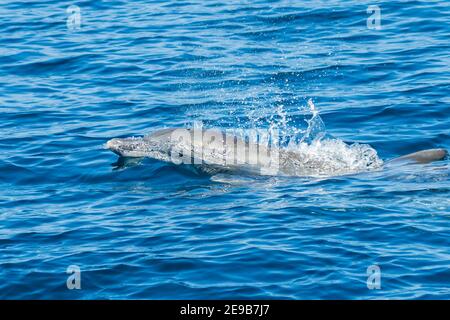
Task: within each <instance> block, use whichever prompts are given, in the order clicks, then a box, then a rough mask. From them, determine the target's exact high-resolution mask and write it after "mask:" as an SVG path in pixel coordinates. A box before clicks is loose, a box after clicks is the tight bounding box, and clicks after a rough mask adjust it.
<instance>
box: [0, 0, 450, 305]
mask: <svg viewBox="0 0 450 320" xmlns="http://www.w3.org/2000/svg"><path fill="white" fill-rule="evenodd" d="M72 5H75V6H77V7H78V8H79V9H80V11H79V13H80V18H81V20H80V24H79V25H78V24H77V20H76V19H75V18H74V16H72V15H73V14H76V11H73V8H74V7H72V9H71V10H72V11H71V10H69V12H68V11H67V9H68V8H69V6H72ZM369 5H378V6H379V8H380V10H381V20H380V22H381V24H380V28H375V27H376V26H375V27H374V25H371V24H370V23H369V27H368V24H367V19H368V18H369V17H370V16H371V15H372V13H370V12H372V11H370V12H369V13H368V12H367V9H368V6H369ZM0 17H1V19H0V30H1V31H0V33H1V37H0V111H1V112H0V120H1V121H0V298H2V299H24V298H27V299H54V298H56V299H93V298H96V299H222V298H234V299H260V298H262V299H275V298H276V299H323V298H328V299H385V298H387V299H400V298H408V299H412V298H416V299H417V298H419V299H432V298H437V299H449V298H450V249H449V248H450V178H449V174H450V162H449V160H448V159H447V160H444V161H441V162H436V163H433V164H428V165H412V166H407V167H400V168H395V169H390V170H380V171H374V172H367V173H361V174H357V175H349V176H339V177H332V178H324V179H318V178H301V177H268V176H259V177H251V176H249V177H235V178H236V180H237V181H234V178H230V177H228V178H223V179H213V177H211V176H209V175H207V174H200V173H196V172H193V171H190V170H185V169H183V168H179V167H176V166H174V165H170V164H167V163H162V162H158V161H156V160H151V159H146V160H144V161H143V162H142V163H140V164H136V165H130V166H120V165H118V164H117V156H116V155H114V154H113V153H111V152H110V151H108V150H105V149H104V147H103V145H104V144H105V142H106V141H107V140H108V139H111V138H113V137H126V136H133V135H135V136H139V135H144V134H148V133H150V132H152V131H153V130H156V129H161V128H165V127H182V126H190V125H192V123H193V122H194V121H203V122H204V123H205V125H206V126H217V127H223V128H228V127H239V128H241V127H242V128H244V127H245V128H251V127H255V126H258V125H261V126H265V125H267V124H268V123H270V121H277V117H278V118H280V114H282V113H280V112H279V110H280V108H281V109H283V112H284V113H285V114H287V115H288V116H289V121H290V124H289V126H291V127H296V126H299V127H301V126H304V125H305V121H304V120H305V114H304V113H302V112H299V110H301V109H300V108H301V107H302V106H305V105H306V101H307V100H308V99H310V98H312V99H313V101H314V103H315V104H316V106H317V108H318V109H319V111H320V114H321V117H322V119H323V121H324V123H325V125H326V127H327V132H328V133H329V134H332V135H333V136H334V137H337V138H339V139H342V140H344V141H346V142H348V143H353V142H358V143H367V144H370V145H371V146H372V147H374V148H375V149H376V150H377V151H378V154H379V156H380V157H381V158H382V159H385V160H386V159H391V158H394V157H397V156H400V155H403V154H406V153H409V152H414V151H418V150H421V149H426V148H438V147H441V148H447V149H450V142H449V137H450V129H449V128H450V117H449V114H450V54H449V53H450V4H449V2H448V1H376V3H375V2H372V1H300V0H296V1H293V0H292V1H288V0H285V1H254V0H252V1H249V0H240V1H238V0H231V1H216V0H207V1H203V0H191V1H185V0H171V1H135V0H122V1H100V0H85V1H50V0H38V1H10V0H3V1H1V3H0ZM71 265H74V266H78V267H79V268H80V270H81V289H80V290H76V289H74V290H69V289H68V288H67V285H66V280H67V278H68V276H69V274H67V273H66V271H67V268H68V267H69V266H71ZM371 266H372V267H371ZM373 266H375V269H374V267H373ZM377 267H379V268H380V270H381V282H380V286H381V288H380V289H373V290H371V289H369V287H371V286H370V285H369V287H368V283H367V280H368V276H367V269H368V268H369V270H378V269H376V268H377ZM372 288H373V286H372Z"/></svg>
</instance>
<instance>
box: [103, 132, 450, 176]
mask: <svg viewBox="0 0 450 320" xmlns="http://www.w3.org/2000/svg"><path fill="white" fill-rule="evenodd" d="M106 148H107V149H109V150H111V151H112V152H114V153H116V154H117V155H119V156H120V157H125V158H143V157H149V158H154V159H157V160H161V161H165V162H171V163H174V164H190V165H194V166H200V167H203V168H207V170H209V171H211V170H213V171H214V172H216V171H234V172H247V173H255V174H262V175H287V176H323V175H328V176H332V175H341V174H349V173H357V172H361V171H368V170H373V169H380V168H382V167H383V166H384V165H385V164H386V165H388V164H397V163H398V164H408V163H419V164H424V163H430V162H433V161H438V160H443V159H444V158H445V157H447V155H448V152H447V151H446V150H445V149H429V150H423V151H418V152H414V153H411V154H408V155H404V156H401V157H398V158H395V159H392V160H390V161H387V162H386V163H384V162H383V161H382V160H380V159H379V158H378V157H377V155H376V151H374V150H373V149H371V148H368V149H367V150H368V151H371V150H372V151H373V152H367V150H366V151H365V158H364V161H360V160H358V159H356V160H354V161H353V162H352V164H353V163H355V162H356V163H357V162H358V161H360V162H359V165H358V166H357V168H356V169H355V168H352V167H351V166H349V165H348V164H345V161H344V160H345V159H344V160H343V159H341V161H340V162H339V161H334V159H324V158H323V157H320V156H310V155H308V154H305V153H302V152H301V151H300V152H296V151H295V150H292V149H289V148H281V147H279V146H277V145H276V144H275V143H268V142H267V141H265V142H264V143H262V142H258V141H257V142H253V141H250V140H249V139H244V138H241V137H238V136H236V135H234V134H232V133H227V132H225V131H223V130H215V129H208V130H207V129H202V128H200V129H185V128H169V129H162V130H157V131H155V132H153V133H151V134H149V135H147V136H144V137H139V138H135V137H131V138H115V139H111V140H109V141H108V142H107V143H106ZM342 158H345V155H344V156H343V157H342Z"/></svg>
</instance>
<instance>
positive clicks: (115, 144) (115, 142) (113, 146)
mask: <svg viewBox="0 0 450 320" xmlns="http://www.w3.org/2000/svg"><path fill="white" fill-rule="evenodd" d="M122 144H123V140H122V139H111V140H109V141H108V142H107V143H106V144H105V149H109V150H111V151H112V152H114V153H115V154H118V155H119V156H121V155H122V154H121V152H120V146H121V145H122Z"/></svg>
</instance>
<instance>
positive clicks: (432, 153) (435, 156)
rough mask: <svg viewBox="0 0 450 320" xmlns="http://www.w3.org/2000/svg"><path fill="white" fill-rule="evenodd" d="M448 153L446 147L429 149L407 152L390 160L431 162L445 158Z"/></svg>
mask: <svg viewBox="0 0 450 320" xmlns="http://www.w3.org/2000/svg"><path fill="white" fill-rule="evenodd" d="M447 155H448V152H447V150H445V149H428V150H422V151H418V152H414V153H410V154H407V155H405V156H402V157H398V158H395V159H392V160H391V161H389V163H391V162H395V163H397V162H412V163H430V162H433V161H439V160H443V159H444V158H445V157H446V156H447Z"/></svg>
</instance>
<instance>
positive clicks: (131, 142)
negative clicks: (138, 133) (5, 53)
mask: <svg viewBox="0 0 450 320" xmlns="http://www.w3.org/2000/svg"><path fill="white" fill-rule="evenodd" d="M105 147H106V149H109V150H111V151H112V152H114V153H116V154H118V155H119V156H121V157H131V158H141V157H145V156H146V155H147V154H148V152H149V145H148V144H147V143H146V142H145V141H144V140H143V139H142V138H134V137H132V138H124V139H121V138H115V139H111V140H109V141H108V142H107V143H106V145H105Z"/></svg>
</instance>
